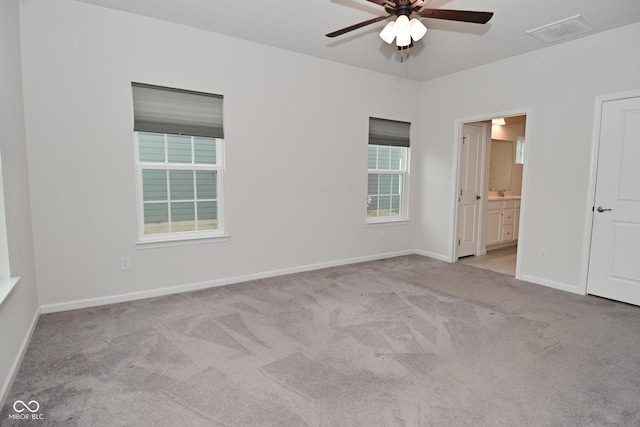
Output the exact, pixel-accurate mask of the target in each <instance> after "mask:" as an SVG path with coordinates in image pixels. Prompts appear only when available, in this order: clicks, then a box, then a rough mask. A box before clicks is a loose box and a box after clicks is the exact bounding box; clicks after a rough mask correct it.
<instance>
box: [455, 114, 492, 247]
mask: <svg viewBox="0 0 640 427" xmlns="http://www.w3.org/2000/svg"><path fill="white" fill-rule="evenodd" d="M462 132H463V133H462V146H461V148H460V172H459V174H460V176H459V178H458V183H459V184H458V236H457V237H458V257H462V256H467V255H476V254H477V253H476V252H477V248H478V239H479V235H480V233H479V226H480V206H482V203H481V194H482V190H481V187H480V185H481V183H482V180H481V172H482V163H481V162H482V160H483V159H482V153H483V150H484V144H483V140H484V135H485V127H484V125H482V124H465V125H464V126H463V131H462Z"/></svg>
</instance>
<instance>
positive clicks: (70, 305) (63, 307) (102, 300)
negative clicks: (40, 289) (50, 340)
mask: <svg viewBox="0 0 640 427" xmlns="http://www.w3.org/2000/svg"><path fill="white" fill-rule="evenodd" d="M413 254H415V251H413V250H404V251H397V252H388V253H384V254H377V255H368V256H362V257H357V258H348V259H343V260H334V261H327V262H321V263H317V264H307V265H302V266H299V267H292V268H284V269H279V270H271V271H266V272H263V273H255V274H247V275H244V276H236V277H229V278H225V279H218V280H211V281H207V282H199V283H191V284H187V285H177V286H169V287H166V288H162V289H154V290H149V291H141V292H131V293H127V294H120V295H112V296H107V297H99V298H90V299H84V300H76V301H70V302H63V303H58V304H45V305H43V306H42V307H41V311H42V313H43V314H46V313H54V312H58V311H67V310H76V309H79V308H87V307H95V306H100V305H106V304H115V303H120V302H127V301H134V300H139V299H144V298H153V297H159V296H163V295H170V294H176V293H181V292H190V291H197V290H201V289H207V288H213V287H218V286H225V285H231V284H234V283H241V282H247V281H250V280H257V279H265V278H269V277H276V276H282V275H286V274H294V273H302V272H306V271H313V270H320V269H323V268H329V267H337V266H341V265H348V264H356V263H360V262H367V261H375V260H379V259H384V258H395V257H399V256H404V255H413Z"/></svg>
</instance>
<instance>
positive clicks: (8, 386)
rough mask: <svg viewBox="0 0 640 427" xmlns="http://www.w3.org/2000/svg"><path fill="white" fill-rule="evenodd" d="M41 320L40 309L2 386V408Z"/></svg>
mask: <svg viewBox="0 0 640 427" xmlns="http://www.w3.org/2000/svg"><path fill="white" fill-rule="evenodd" d="M39 318H40V309H39V308H37V309H36V311H35V313H34V314H33V319H31V324H30V325H29V330H28V331H27V333H26V334H25V336H24V338H23V340H22V343H21V344H20V348H19V350H18V354H17V355H16V357H15V359H14V360H13V364H12V365H11V369H9V375H7V377H6V378H5V380H4V383H3V384H2V387H1V388H0V408H3V407H4V404H5V401H6V400H7V397H8V394H9V390H10V389H11V385H12V384H13V380H15V378H16V375H17V374H18V370H19V369H20V365H21V364H22V359H23V358H24V355H25V353H26V352H27V347H28V346H29V342H31V336H32V335H33V331H35V330H36V325H37V324H38V319H39Z"/></svg>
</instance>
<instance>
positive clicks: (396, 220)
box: [367, 217, 411, 227]
mask: <svg viewBox="0 0 640 427" xmlns="http://www.w3.org/2000/svg"><path fill="white" fill-rule="evenodd" d="M409 222H411V220H410V219H409V218H404V217H393V218H376V219H367V227H370V226H371V227H377V226H381V225H401V224H407V223H409Z"/></svg>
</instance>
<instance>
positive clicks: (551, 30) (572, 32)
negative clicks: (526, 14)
mask: <svg viewBox="0 0 640 427" xmlns="http://www.w3.org/2000/svg"><path fill="white" fill-rule="evenodd" d="M595 29H596V28H595V27H594V26H593V25H591V24H589V23H588V22H587V21H585V20H584V19H583V18H582V17H581V16H580V15H576V16H572V17H571V18H566V19H562V20H560V21H557V22H553V23H551V24H547V25H543V26H542V27H538V28H534V29H532V30H528V31H527V34H529V35H530V36H532V37H535V38H536V39H538V40H540V41H541V42H543V43H554V42H558V41H561V40H566V39H569V38H572V37H576V36H579V35H582V34H586V33H589V32H591V31H594V30H595Z"/></svg>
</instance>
